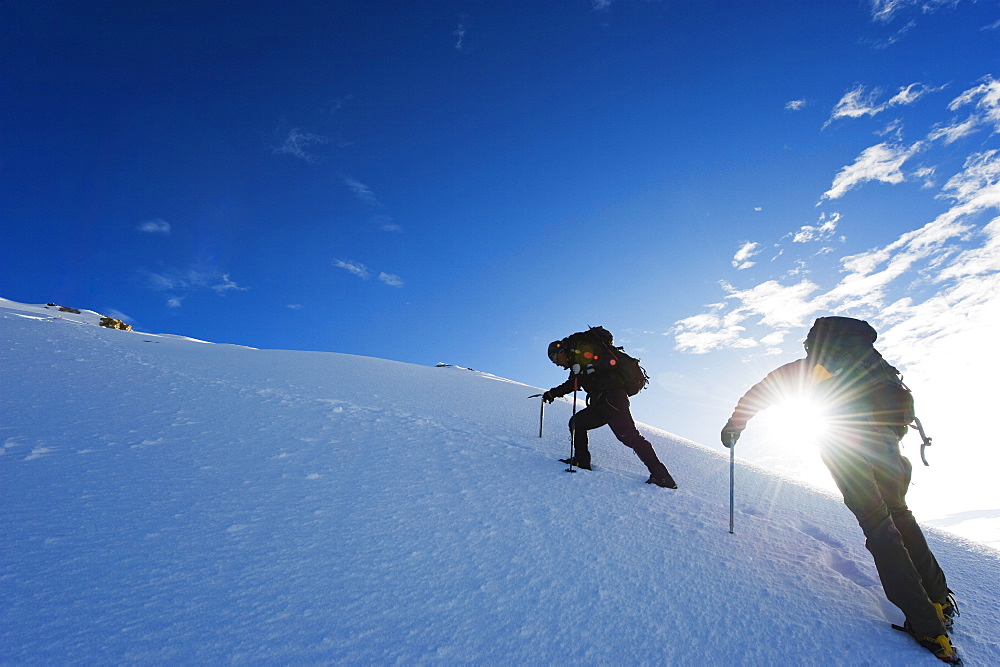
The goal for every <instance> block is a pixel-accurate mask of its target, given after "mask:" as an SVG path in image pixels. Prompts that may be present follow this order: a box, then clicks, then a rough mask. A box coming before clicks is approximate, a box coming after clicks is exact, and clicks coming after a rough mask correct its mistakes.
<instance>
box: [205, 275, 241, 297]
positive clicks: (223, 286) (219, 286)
mask: <svg viewBox="0 0 1000 667" xmlns="http://www.w3.org/2000/svg"><path fill="white" fill-rule="evenodd" d="M212 289H213V290H214V291H215V293H216V294H218V295H219V296H225V295H226V294H227V293H228V292H232V291H234V290H235V291H237V292H246V291H247V290H248V289H250V288H249V287H240V286H239V285H237V284H236V283H235V282H233V281H232V280H230V278H229V274H228V273H224V274H222V278H221V280H219V282H218V283H216V284H215V285H212Z"/></svg>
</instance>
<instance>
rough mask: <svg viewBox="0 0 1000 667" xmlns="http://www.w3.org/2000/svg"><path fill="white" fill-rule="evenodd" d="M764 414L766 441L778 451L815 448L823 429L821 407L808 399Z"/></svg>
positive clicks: (772, 409) (784, 404) (778, 407)
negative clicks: (777, 446)
mask: <svg viewBox="0 0 1000 667" xmlns="http://www.w3.org/2000/svg"><path fill="white" fill-rule="evenodd" d="M764 414H766V416H767V420H766V425H767V426H766V427H767V438H768V440H769V441H771V442H773V443H774V444H776V445H780V446H781V447H782V448H789V449H795V448H800V447H803V446H809V447H811V446H815V445H817V444H819V440H820V437H821V436H822V434H823V433H824V431H825V430H826V428H827V424H826V422H827V416H826V412H825V410H824V409H823V406H821V405H820V404H819V403H817V402H815V401H812V400H809V399H794V400H789V401H785V402H783V403H780V404H778V405H774V406H772V407H770V408H768V409H767V411H766V412H765V413H764Z"/></svg>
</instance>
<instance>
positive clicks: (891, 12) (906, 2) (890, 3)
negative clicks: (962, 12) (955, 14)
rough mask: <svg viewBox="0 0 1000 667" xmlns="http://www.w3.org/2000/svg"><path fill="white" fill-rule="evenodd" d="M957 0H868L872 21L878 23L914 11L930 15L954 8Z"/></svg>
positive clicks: (886, 21)
mask: <svg viewBox="0 0 1000 667" xmlns="http://www.w3.org/2000/svg"><path fill="white" fill-rule="evenodd" d="M958 3H959V0H869V3H868V4H869V6H870V8H871V15H872V20H873V21H877V22H880V23H888V22H889V21H892V20H893V19H894V18H896V16H897V15H898V14H902V13H904V12H906V11H908V10H911V9H915V10H918V11H920V12H921V13H923V14H931V13H933V12H935V11H937V10H938V9H941V8H942V7H954V6H955V5H957V4H958Z"/></svg>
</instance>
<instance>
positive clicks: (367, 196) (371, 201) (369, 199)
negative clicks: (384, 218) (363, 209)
mask: <svg viewBox="0 0 1000 667" xmlns="http://www.w3.org/2000/svg"><path fill="white" fill-rule="evenodd" d="M344 183H345V184H346V185H347V187H348V188H349V189H350V190H351V192H353V193H354V196H355V197H357V198H358V199H359V200H360V201H362V202H364V203H365V204H368V205H369V206H379V207H380V206H382V202H380V201H379V200H378V198H377V197H376V196H375V195H374V194H373V193H372V190H371V188H369V187H368V186H367V185H365V184H364V183H362V182H361V181H358V180H355V179H353V178H345V179H344Z"/></svg>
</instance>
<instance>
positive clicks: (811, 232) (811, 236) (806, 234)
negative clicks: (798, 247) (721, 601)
mask: <svg viewBox="0 0 1000 667" xmlns="http://www.w3.org/2000/svg"><path fill="white" fill-rule="evenodd" d="M838 222H840V214H839V213H833V214H831V215H830V217H829V218H827V217H826V214H825V213H823V214H821V215H820V216H819V224H818V225H816V226H812V225H803V226H802V227H800V228H799V231H797V232H794V233H792V234H791V235H790V236H791V237H792V243H811V242H814V241H815V242H822V241H829V240H830V239H831V238H832V237H833V235H834V233H835V232H836V231H837V223H838Z"/></svg>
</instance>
